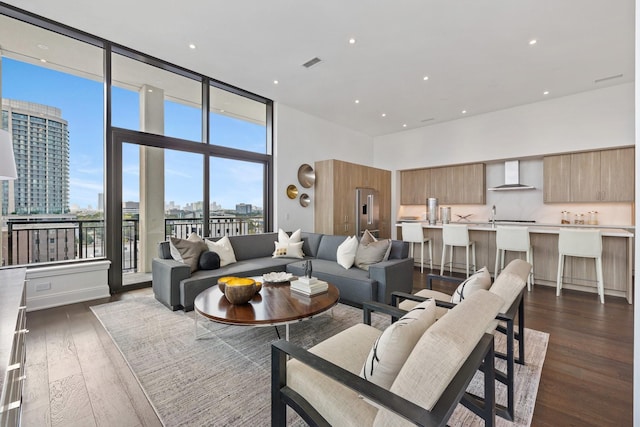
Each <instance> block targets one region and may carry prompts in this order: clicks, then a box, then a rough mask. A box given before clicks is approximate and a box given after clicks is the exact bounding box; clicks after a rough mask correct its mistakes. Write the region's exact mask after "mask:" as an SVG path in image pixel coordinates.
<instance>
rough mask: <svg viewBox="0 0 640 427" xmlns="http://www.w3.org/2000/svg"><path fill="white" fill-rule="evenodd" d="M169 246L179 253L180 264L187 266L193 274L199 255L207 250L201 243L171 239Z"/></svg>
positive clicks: (196, 267)
mask: <svg viewBox="0 0 640 427" xmlns="http://www.w3.org/2000/svg"><path fill="white" fill-rule="evenodd" d="M171 244H172V245H173V246H174V247H175V248H176V249H177V250H178V252H180V256H181V257H182V262H183V263H185V264H187V265H188V266H189V268H190V269H191V272H192V273H193V272H194V271H196V270H197V269H198V260H199V259H200V254H201V253H202V252H204V251H206V250H207V245H206V244H205V243H204V242H203V241H202V240H200V241H196V242H193V241H189V240H186V239H178V238H177V237H171Z"/></svg>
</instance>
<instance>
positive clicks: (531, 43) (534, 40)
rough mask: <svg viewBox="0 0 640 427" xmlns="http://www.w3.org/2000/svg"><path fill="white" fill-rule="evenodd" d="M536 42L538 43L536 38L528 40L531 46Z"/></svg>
mask: <svg viewBox="0 0 640 427" xmlns="http://www.w3.org/2000/svg"><path fill="white" fill-rule="evenodd" d="M536 43H538V40H536V39H531V40H529V45H531V46H533V45H534V44H536Z"/></svg>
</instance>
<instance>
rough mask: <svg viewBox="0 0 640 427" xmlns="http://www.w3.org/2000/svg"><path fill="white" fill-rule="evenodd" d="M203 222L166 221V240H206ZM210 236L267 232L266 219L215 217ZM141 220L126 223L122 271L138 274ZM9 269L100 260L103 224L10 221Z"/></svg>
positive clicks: (186, 220)
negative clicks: (198, 237)
mask: <svg viewBox="0 0 640 427" xmlns="http://www.w3.org/2000/svg"><path fill="white" fill-rule="evenodd" d="M202 229H203V223H202V218H189V219H172V218H167V219H165V238H169V237H170V236H175V237H180V238H187V237H188V236H189V234H190V233H192V232H194V233H197V234H198V235H200V236H202ZM209 230H210V233H209V235H210V236H213V237H222V236H224V235H227V236H238V235H241V234H257V233H262V232H264V226H263V221H262V217H258V218H245V217H242V218H238V217H214V218H210V219H209ZM139 237H140V236H139V228H138V220H137V219H127V220H124V221H123V222H122V271H123V272H125V273H129V272H136V271H137V266H138V258H139V253H138V251H139V247H140V242H139V240H140V239H139ZM6 247H7V248H8V249H7V253H6V254H4V256H5V259H6V261H7V265H18V264H34V263H44V262H53V261H63V260H73V259H85V258H99V257H103V256H104V254H105V242H104V221H103V220H74V219H60V220H46V219H39V220H37V221H29V220H24V219H21V220H15V219H11V218H8V219H7V246H6Z"/></svg>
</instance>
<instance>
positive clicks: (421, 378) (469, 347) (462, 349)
mask: <svg viewBox="0 0 640 427" xmlns="http://www.w3.org/2000/svg"><path fill="white" fill-rule="evenodd" d="M503 303H504V301H503V300H502V298H500V297H499V296H498V295H496V294H493V293H491V292H489V291H485V290H479V291H476V292H474V293H473V294H471V295H470V296H469V297H468V298H466V299H464V300H463V301H462V302H461V303H460V304H458V305H456V306H455V307H454V308H452V309H451V310H450V311H449V313H447V315H446V316H443V317H442V318H441V319H440V320H438V321H437V322H436V323H434V324H433V326H431V327H430V328H429V329H427V331H426V332H425V333H424V335H422V337H421V338H420V340H419V341H418V343H417V344H416V346H415V347H414V349H413V351H412V352H411V354H410V355H409V357H408V358H407V361H406V362H405V364H404V366H403V367H402V369H401V370H400V372H399V373H398V376H397V377H396V380H395V381H394V382H393V385H392V386H391V391H392V392H393V393H395V394H397V395H399V396H401V397H403V398H405V399H407V400H410V401H412V402H414V403H415V404H417V405H420V406H421V407H423V408H425V409H427V410H431V409H433V406H434V405H435V404H436V402H437V401H438V399H440V396H441V395H442V393H443V392H444V390H445V389H446V388H447V386H448V385H449V383H450V382H451V380H452V379H453V377H454V376H455V375H456V374H457V372H458V370H459V369H460V367H461V366H462V365H463V364H464V362H465V361H466V359H467V358H468V357H469V355H470V354H471V352H472V351H473V349H474V348H475V346H476V345H477V344H478V342H479V341H480V338H482V336H483V335H484V333H485V331H486V329H487V325H488V324H489V323H490V322H492V321H493V320H494V318H495V316H496V315H497V314H498V312H499V310H500V307H502V305H503ZM374 425H375V426H385V427H388V426H405V425H411V424H410V423H408V422H407V421H406V420H405V419H404V418H402V417H400V416H398V415H396V414H394V413H392V412H390V411H388V410H386V409H380V410H379V411H378V413H377V415H376V419H375V422H374Z"/></svg>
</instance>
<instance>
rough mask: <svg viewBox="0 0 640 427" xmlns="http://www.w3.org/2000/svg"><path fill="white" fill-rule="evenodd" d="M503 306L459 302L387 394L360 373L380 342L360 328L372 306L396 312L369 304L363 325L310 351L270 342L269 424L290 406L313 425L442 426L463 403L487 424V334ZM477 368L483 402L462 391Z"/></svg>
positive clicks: (278, 421) (478, 298)
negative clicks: (481, 384)
mask: <svg viewBox="0 0 640 427" xmlns="http://www.w3.org/2000/svg"><path fill="white" fill-rule="evenodd" d="M503 304H504V301H503V299H502V298H501V297H499V296H498V295H496V294H493V293H491V292H488V291H478V292H476V293H474V294H473V295H471V296H470V297H469V298H467V299H466V300H465V301H463V302H462V303H460V304H458V305H457V306H456V307H455V308H453V309H452V310H451V311H450V312H449V314H447V315H446V316H445V317H443V318H442V319H440V320H438V321H437V322H435V323H434V324H433V325H431V326H429V327H428V329H426V331H425V332H424V333H423V334H422V335H421V336H420V337H419V339H418V341H417V343H416V344H415V346H414V347H413V349H411V350H410V353H409V355H408V357H407V358H406V359H403V364H402V366H401V368H400V371H399V372H398V373H397V376H396V377H395V378H394V379H393V381H392V383H391V385H390V387H389V388H386V387H382V386H379V385H376V384H374V383H372V382H370V381H368V380H367V379H364V378H363V377H361V375H359V373H360V372H361V370H362V367H363V365H364V363H365V361H366V360H367V356H368V355H369V354H370V352H371V349H372V346H374V345H375V344H377V340H378V338H379V337H380V336H381V331H379V330H377V329H376V328H373V327H372V326H370V325H368V324H367V323H368V322H366V320H369V319H370V317H368V316H369V315H370V313H369V312H370V310H371V308H372V307H373V309H374V310H376V311H380V310H381V311H384V312H385V313H387V314H390V315H392V316H394V317H400V316H402V314H403V313H406V312H404V311H403V310H400V309H398V308H396V307H392V306H385V305H384V304H380V303H376V304H372V305H369V304H368V303H367V304H365V306H364V311H365V323H362V324H358V325H355V326H353V327H351V328H349V329H347V330H345V331H343V332H341V333H339V334H337V335H334V336H333V337H331V338H329V339H327V340H325V341H323V342H321V343H319V344H318V345H316V346H314V347H312V348H311V349H309V350H305V349H302V348H300V347H298V346H296V345H294V344H292V343H289V342H287V341H282V340H281V341H277V342H275V343H273V344H272V353H271V354H272V383H271V393H272V403H271V405H272V406H271V410H272V413H271V416H272V425H273V426H284V425H286V408H287V406H289V407H291V408H293V409H294V410H295V411H296V412H297V413H298V414H299V415H300V416H301V417H302V418H303V419H304V420H305V421H306V422H307V423H309V424H310V425H316V426H337V425H341V426H366V425H372V426H385V427H386V426H389V425H393V426H402V425H414V424H418V425H425V426H444V425H446V423H447V420H448V419H449V418H450V416H451V414H452V413H453V410H454V409H455V407H456V406H457V405H458V403H462V404H463V405H465V406H466V407H467V408H469V409H470V410H472V411H473V412H474V413H476V414H478V415H479V416H481V417H482V418H483V419H484V421H485V425H487V426H493V425H494V423H495V378H494V372H495V370H494V350H493V336H492V335H490V334H487V333H486V330H487V328H488V327H489V326H490V325H491V324H492V323H493V321H494V320H495V316H496V315H497V314H498V311H499V310H500V308H501V307H502V305H503ZM401 320H402V319H401ZM478 370H480V371H482V372H483V373H484V396H485V398H484V399H479V398H477V397H475V396H472V395H469V394H468V393H467V392H466V389H467V387H468V385H469V384H470V382H471V380H472V378H473V376H474V374H475V373H476V372H477V371H478Z"/></svg>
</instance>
